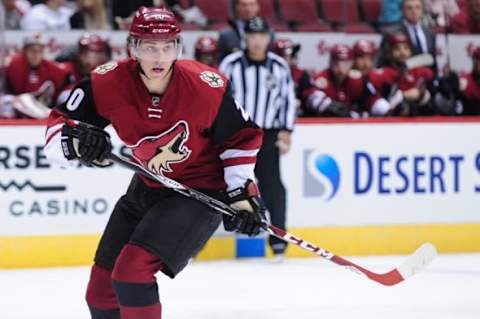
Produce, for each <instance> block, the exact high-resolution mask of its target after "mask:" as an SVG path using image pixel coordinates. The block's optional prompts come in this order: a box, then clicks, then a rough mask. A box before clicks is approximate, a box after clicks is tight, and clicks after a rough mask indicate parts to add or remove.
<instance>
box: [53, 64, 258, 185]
mask: <svg viewBox="0 0 480 319" xmlns="http://www.w3.org/2000/svg"><path fill="white" fill-rule="evenodd" d="M67 118H71V119H75V120H78V121H83V122H88V123H90V124H93V125H97V126H100V127H105V126H107V125H108V124H111V125H112V126H113V127H114V129H115V131H116V133H117V134H118V136H119V137H120V139H121V140H122V141H123V142H124V143H125V144H126V145H127V146H128V147H129V148H130V149H131V150H132V154H133V157H134V158H135V159H136V160H137V161H138V162H140V163H142V164H143V165H144V166H145V167H147V168H148V169H149V170H150V171H152V172H154V173H155V174H163V175H165V176H168V177H170V178H173V179H175V180H177V181H179V182H181V183H184V184H186V185H188V186H190V187H193V188H199V189H224V188H225V186H228V187H229V188H230V189H231V188H236V187H240V186H243V183H244V182H245V180H246V179H247V178H251V179H254V173H253V169H254V166H255V161H256V154H257V152H258V150H259V148H260V146H261V143H262V131H261V129H259V128H258V127H257V126H256V125H255V124H254V123H253V122H252V121H250V119H249V118H248V115H247V114H246V113H245V111H244V110H243V108H242V107H241V106H240V105H239V104H237V103H236V102H235V101H234V99H233V97H232V94H231V90H230V86H229V83H228V81H227V79H226V78H224V77H223V76H221V75H220V74H219V73H218V71H215V70H214V69H212V68H210V67H207V66H205V65H203V64H200V63H198V62H195V61H187V60H182V61H177V62H176V63H175V66H174V70H173V75H172V78H171V81H170V83H169V85H168V87H167V90H166V91H165V92H164V94H163V95H162V96H156V95H152V94H150V93H149V92H148V91H147V89H146V87H145V85H144V84H143V82H142V80H141V78H140V75H139V69H138V66H137V63H136V62H135V61H134V60H131V59H127V60H123V61H121V62H118V63H117V62H110V63H107V64H104V65H102V66H100V67H98V68H97V69H95V70H94V71H93V72H92V74H91V78H86V79H84V80H82V81H81V82H80V83H79V84H78V85H77V86H76V88H75V89H74V90H73V91H72V93H71V94H70V97H69V98H68V100H67V101H66V102H65V103H64V104H62V105H60V106H59V107H58V108H57V109H55V110H54V111H53V112H52V113H51V115H50V117H49V120H48V124H47V132H46V145H45V152H46V154H47V156H48V157H49V159H50V160H51V161H52V160H53V161H54V162H57V163H58V164H63V165H68V161H67V160H66V159H65V157H64V156H63V153H62V150H61V146H60V137H61V136H60V135H61V127H62V125H63V123H64V122H65V120H66V119H67ZM142 179H143V180H144V182H145V183H146V184H148V185H150V186H152V187H159V186H160V185H159V184H157V183H155V182H152V181H150V180H148V179H147V178H144V177H142ZM226 184H227V185H226Z"/></svg>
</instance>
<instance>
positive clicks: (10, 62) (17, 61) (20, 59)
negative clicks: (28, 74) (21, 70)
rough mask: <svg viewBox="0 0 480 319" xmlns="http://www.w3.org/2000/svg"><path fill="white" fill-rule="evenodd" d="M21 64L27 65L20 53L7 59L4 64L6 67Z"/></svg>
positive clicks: (14, 66)
mask: <svg viewBox="0 0 480 319" xmlns="http://www.w3.org/2000/svg"><path fill="white" fill-rule="evenodd" d="M22 65H27V60H26V59H25V57H24V55H23V54H21V53H17V54H15V55H14V56H13V57H11V58H10V59H8V63H7V64H6V66H7V68H16V67H18V66H22Z"/></svg>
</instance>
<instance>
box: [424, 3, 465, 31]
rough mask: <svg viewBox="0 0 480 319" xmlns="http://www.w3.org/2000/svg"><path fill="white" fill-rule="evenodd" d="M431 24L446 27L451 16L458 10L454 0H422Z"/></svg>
mask: <svg viewBox="0 0 480 319" xmlns="http://www.w3.org/2000/svg"><path fill="white" fill-rule="evenodd" d="M424 1H425V11H426V15H427V16H428V19H429V20H430V21H429V22H430V25H431V26H439V27H448V24H449V21H450V20H451V18H452V17H454V16H455V15H457V14H458V13H459V12H460V9H459V7H458V4H457V1H455V0H424Z"/></svg>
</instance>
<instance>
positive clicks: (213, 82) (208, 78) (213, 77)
mask: <svg viewBox="0 0 480 319" xmlns="http://www.w3.org/2000/svg"><path fill="white" fill-rule="evenodd" d="M200 79H201V80H202V81H203V82H205V83H207V84H208V85H209V86H210V87H212V88H221V87H223V86H224V85H225V81H224V80H223V79H222V77H221V76H220V75H219V74H218V73H216V72H213V71H203V72H201V73H200Z"/></svg>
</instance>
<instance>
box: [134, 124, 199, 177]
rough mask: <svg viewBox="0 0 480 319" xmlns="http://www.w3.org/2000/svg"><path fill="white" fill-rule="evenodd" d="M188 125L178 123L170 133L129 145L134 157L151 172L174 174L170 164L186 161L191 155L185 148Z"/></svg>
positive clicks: (149, 137) (146, 138)
mask: <svg viewBox="0 0 480 319" xmlns="http://www.w3.org/2000/svg"><path fill="white" fill-rule="evenodd" d="M188 136H189V131H188V124H187V122H185V121H178V122H177V123H176V124H175V125H174V126H173V127H172V128H170V129H169V130H168V131H166V132H164V133H162V134H160V135H157V136H147V137H144V138H142V139H141V140H140V141H139V142H138V143H137V144H135V145H129V146H128V147H129V148H131V149H132V153H133V157H134V158H135V159H136V160H137V161H138V162H140V163H141V164H142V165H143V166H144V167H146V168H147V169H148V170H149V171H151V172H152V173H154V174H157V175H163V172H167V173H171V172H173V170H172V168H171V167H170V164H172V163H179V162H183V161H184V160H186V159H187V158H188V157H189V156H190V154H191V152H192V151H191V150H189V149H188V148H187V147H186V146H185V142H186V141H187V140H188Z"/></svg>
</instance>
